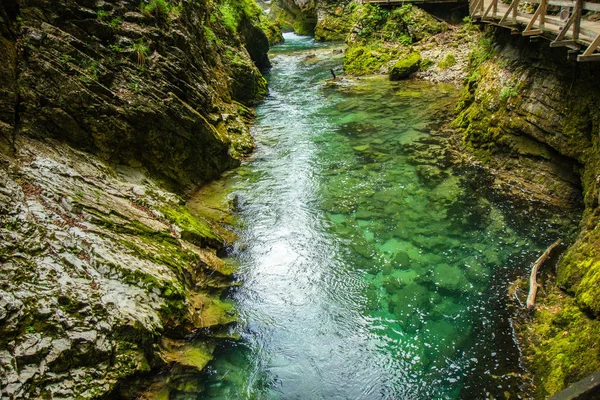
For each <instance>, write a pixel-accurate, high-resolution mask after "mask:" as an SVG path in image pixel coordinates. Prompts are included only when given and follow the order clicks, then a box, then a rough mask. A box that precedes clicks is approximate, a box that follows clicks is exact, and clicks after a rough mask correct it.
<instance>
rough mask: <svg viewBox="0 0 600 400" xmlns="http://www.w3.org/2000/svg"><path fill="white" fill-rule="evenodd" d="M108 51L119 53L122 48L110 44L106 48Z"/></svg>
mask: <svg viewBox="0 0 600 400" xmlns="http://www.w3.org/2000/svg"><path fill="white" fill-rule="evenodd" d="M108 48H109V49H111V50H112V51H116V52H121V51H123V48H122V47H121V46H119V45H116V44H111V45H109V46H108Z"/></svg>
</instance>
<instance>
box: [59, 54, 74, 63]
mask: <svg viewBox="0 0 600 400" xmlns="http://www.w3.org/2000/svg"><path fill="white" fill-rule="evenodd" d="M59 60H60V62H61V63H63V64H68V63H72V62H75V59H74V58H73V57H71V56H70V55H68V54H63V55H61V56H60V57H59Z"/></svg>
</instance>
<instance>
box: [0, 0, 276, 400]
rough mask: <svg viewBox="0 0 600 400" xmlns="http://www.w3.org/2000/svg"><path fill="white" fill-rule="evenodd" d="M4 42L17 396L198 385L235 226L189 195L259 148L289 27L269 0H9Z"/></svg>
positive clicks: (2, 166)
mask: <svg viewBox="0 0 600 400" xmlns="http://www.w3.org/2000/svg"><path fill="white" fill-rule="evenodd" d="M265 32H266V33H268V35H269V36H267V34H266V33H265ZM0 34H1V36H0V54H1V60H0V182H1V184H0V263H1V264H0V276H1V278H0V336H1V337H2V338H1V339H0V393H1V397H2V398H56V399H57V398H97V397H108V398H112V397H114V398H121V397H137V398H147V397H151V396H152V395H153V394H154V395H155V394H157V393H159V394H161V395H162V396H169V393H172V394H173V393H186V392H189V391H192V392H194V393H197V392H198V391H199V390H200V389H201V388H200V387H198V386H197V382H196V381H195V380H194V378H193V376H194V374H197V372H198V371H199V370H201V369H202V368H203V367H204V366H205V365H206V363H207V362H208V361H209V360H210V359H211V353H212V351H213V350H214V348H215V346H216V344H217V343H218V340H221V339H217V337H218V338H228V337H229V336H228V333H227V332H228V330H227V326H228V324H230V323H231V322H232V321H234V320H235V313H234V312H233V310H232V306H231V305H230V304H228V303H226V302H224V301H222V300H221V294H222V293H223V291H224V290H226V289H227V288H228V287H229V286H230V285H231V284H232V282H233V278H232V273H233V269H232V267H231V266H229V265H228V264H226V263H225V262H223V261H222V260H220V259H219V258H218V257H217V253H219V251H221V250H222V249H223V246H224V245H225V242H226V241H227V240H228V239H230V237H231V235H230V234H229V233H227V231H226V230H224V229H223V227H222V221H217V220H214V219H213V218H209V217H207V216H202V215H192V214H191V213H190V211H189V210H188V209H187V208H186V206H185V201H184V200H183V198H182V197H181V196H182V195H185V194H186V193H187V192H188V191H189V190H192V189H194V188H195V187H197V185H199V184H202V183H205V182H208V181H210V180H211V179H214V178H215V177H217V176H219V174H220V173H221V172H222V171H224V170H226V169H228V168H231V167H233V166H235V165H238V163H239V161H240V158H241V157H243V156H244V155H246V154H248V153H249V152H251V151H252V149H253V142H252V139H251V137H250V135H249V133H248V122H249V121H250V120H251V119H252V117H253V112H252V110H251V109H249V108H248V106H251V105H252V104H254V103H255V102H256V101H257V100H259V99H261V98H262V97H264V96H265V95H266V94H267V87H266V81H265V79H264V78H263V77H262V75H261V73H260V71H259V68H266V67H268V66H269V60H268V57H267V51H268V47H269V40H271V41H277V40H280V33H279V31H278V29H277V28H276V27H274V26H273V24H272V23H271V22H270V21H268V19H267V18H266V16H264V14H263V13H262V12H261V10H260V9H259V7H258V6H257V5H256V4H255V3H254V1H253V0H248V1H229V0H222V1H212V2H196V1H194V2H170V1H167V0H148V1H142V2H141V3H140V2H139V1H137V0H136V1H96V0H77V1H74V0H64V1H63V0H61V1H45V0H35V1H34V0H6V1H3V2H2V4H1V5H0ZM278 36H279V38H278ZM164 369H170V370H171V371H173V372H174V375H173V377H172V378H171V379H170V380H169V381H166V380H161V379H160V376H159V375H158V372H160V371H161V370H164ZM178 376H179V377H185V376H188V378H186V379H184V380H181V381H180V380H178V378H177V377H178ZM190 376H191V377H190ZM143 378H144V379H143ZM145 378H147V379H145Z"/></svg>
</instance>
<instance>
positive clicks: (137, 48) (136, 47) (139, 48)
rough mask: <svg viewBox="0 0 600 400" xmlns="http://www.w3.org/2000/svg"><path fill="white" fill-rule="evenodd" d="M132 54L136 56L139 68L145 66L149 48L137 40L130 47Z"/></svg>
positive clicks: (141, 40) (142, 41)
mask: <svg viewBox="0 0 600 400" xmlns="http://www.w3.org/2000/svg"><path fill="white" fill-rule="evenodd" d="M132 49H133V52H134V53H135V54H136V55H137V62H138V65H139V66H144V65H145V64H146V58H147V57H148V56H149V55H150V48H149V47H148V45H147V44H146V43H144V40H143V39H140V40H138V41H137V42H135V43H134V44H133V46H132Z"/></svg>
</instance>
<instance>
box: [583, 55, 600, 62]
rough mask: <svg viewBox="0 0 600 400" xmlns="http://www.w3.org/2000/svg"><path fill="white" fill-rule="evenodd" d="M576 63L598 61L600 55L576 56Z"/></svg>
mask: <svg viewBox="0 0 600 400" xmlns="http://www.w3.org/2000/svg"><path fill="white" fill-rule="evenodd" d="M577 61H579V62H589V61H600V54H592V55H591V56H584V55H579V56H577Z"/></svg>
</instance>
